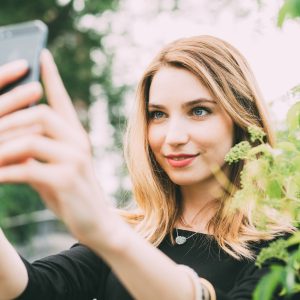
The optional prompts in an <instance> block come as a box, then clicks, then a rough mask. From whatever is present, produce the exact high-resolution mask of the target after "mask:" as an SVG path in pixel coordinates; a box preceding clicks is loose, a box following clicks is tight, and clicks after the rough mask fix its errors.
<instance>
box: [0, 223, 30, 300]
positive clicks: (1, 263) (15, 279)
mask: <svg viewBox="0 0 300 300" xmlns="http://www.w3.org/2000/svg"><path fill="white" fill-rule="evenodd" d="M27 281H28V275H27V271H26V268H25V265H24V264H23V262H22V260H21V258H20V256H19V255H18V253H17V252H16V250H15V249H14V248H13V246H12V245H11V244H10V243H9V241H8V240H7V239H6V237H5V236H4V234H3V232H2V230H1V229H0V300H7V299H13V298H15V297H16V296H18V295H19V294H20V293H21V292H22V291H23V290H24V289H25V287H26V285H27Z"/></svg>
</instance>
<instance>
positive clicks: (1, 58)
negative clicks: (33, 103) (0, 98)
mask: <svg viewBox="0 0 300 300" xmlns="http://www.w3.org/2000/svg"><path fill="white" fill-rule="evenodd" d="M47 34H48V30H47V26H46V25H45V24H44V23H43V22H41V21H30V22H26V23H19V24H15V25H9V26H2V27H0V65H3V64H5V63H8V62H11V61H14V60H17V59H26V60H27V61H28V63H29V67H30V69H29V72H28V74H26V76H24V77H23V78H22V79H20V80H18V81H17V82H15V83H13V84H11V85H10V86H8V87H7V88H6V89H5V91H1V93H3V92H6V91H7V90H10V89H12V88H13V87H15V86H17V85H19V84H24V83H27V82H31V81H37V80H39V74H40V73H39V68H40V67H39V56H40V52H41V50H42V49H43V48H44V47H45V46H46V40H47Z"/></svg>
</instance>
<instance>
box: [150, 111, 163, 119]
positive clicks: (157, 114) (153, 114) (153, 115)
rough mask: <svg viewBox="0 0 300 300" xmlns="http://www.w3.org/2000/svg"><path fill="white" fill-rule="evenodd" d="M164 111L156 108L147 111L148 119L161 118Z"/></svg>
mask: <svg viewBox="0 0 300 300" xmlns="http://www.w3.org/2000/svg"><path fill="white" fill-rule="evenodd" d="M164 115H165V113H163V112H162V111H159V110H156V111H152V112H150V113H149V116H150V119H161V118H163V117H164Z"/></svg>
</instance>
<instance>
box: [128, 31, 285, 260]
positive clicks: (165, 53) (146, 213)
mask: <svg viewBox="0 0 300 300" xmlns="http://www.w3.org/2000/svg"><path fill="white" fill-rule="evenodd" d="M166 66H169V67H175V68H183V69H186V70H188V71H190V72H191V73H193V74H194V75H195V76H196V77H197V78H199V80H200V81H201V82H202V83H203V84H204V85H205V86H206V87H207V88H208V90H209V91H210V92H211V94H212V95H213V96H214V97H215V99H217V100H218V103H219V104H220V105H221V106H222V107H223V109H224V110H225V111H226V112H227V113H228V114H229V116H230V117H231V118H232V120H233V122H234V144H235V143H238V142H240V141H242V140H249V134H248V132H247V128H248V127H249V126H250V125H256V126H258V127H260V128H262V129H263V130H264V132H265V133H266V137H265V141H266V142H268V143H269V144H270V145H271V146H272V145H274V142H275V140H274V133H273V131H272V129H271V127H270V122H269V120H268V115H267V112H266V109H265V106H264V102H263V100H262V96H261V94H260V92H259V88H258V86H257V84H256V81H255V78H254V76H253V73H252V71H251V69H250V67H249V65H248V63H247V61H246V59H245V58H244V57H243V56H242V55H241V54H240V53H239V51H238V50H236V49H235V48H234V47H233V46H231V45H230V44H228V43H227V42H225V41H223V40H221V39H219V38H216V37H212V36H197V37H192V38H184V39H180V40H177V41H175V42H173V43H171V44H169V45H167V46H166V47H165V48H164V49H162V51H161V52H160V53H159V54H158V55H157V56H156V57H155V58H154V60H153V61H152V63H151V64H150V65H149V67H148V68H147V69H146V71H145V73H144V75H143V77H142V79H141V81H140V83H139V86H138V90H137V97H136V104H135V106H134V111H133V113H132V115H131V118H130V119H129V123H128V127H127V134H126V137H125V149H124V150H125V159H126V163H127V166H128V170H129V174H130V176H131V180H132V185H133V197H134V200H135V201H136V204H137V210H136V211H135V212H123V213H122V214H123V216H124V217H125V218H126V219H127V221H128V222H131V223H133V224H135V229H136V230H137V232H139V233H140V234H141V235H142V236H143V237H144V238H146V239H147V240H148V241H149V242H151V243H152V244H154V245H156V246H157V245H159V244H160V243H161V241H162V240H163V239H164V237H165V236H166V235H167V234H170V235H171V232H172V230H173V229H174V226H175V223H176V221H177V220H178V218H179V217H180V214H181V205H180V191H179V187H178V186H176V185H175V184H174V183H173V182H172V181H171V180H170V179H169V178H168V176H167V175H166V174H165V173H164V171H163V170H162V169H161V168H160V166H159V165H158V163H157V162H156V160H155V158H154V156H153V154H152V152H151V149H150V148H149V145H148V141H147V130H148V128H147V127H148V126H147V124H148V113H147V103H148V100H149V99H148V98H149V89H150V85H151V81H152V78H153V76H154V75H155V74H156V72H157V71H158V70H159V69H161V68H162V67H166ZM230 168H231V169H230V176H229V179H230V181H231V182H232V184H233V185H232V186H234V187H236V188H239V187H240V171H241V170H242V168H243V162H240V163H238V164H236V165H234V166H233V167H230ZM235 190H236V189H232V190H231V191H227V194H226V195H224V197H222V199H219V201H218V208H217V211H216V214H215V215H214V217H213V218H212V219H211V220H210V222H209V224H208V228H209V229H210V232H212V233H213V235H214V237H215V238H216V240H217V241H218V243H219V245H220V247H222V248H223V249H224V250H225V251H226V252H227V253H229V254H230V255H232V256H234V257H236V258H241V257H248V258H253V253H252V252H251V250H250V249H249V242H251V241H258V240H263V239H271V238H272V237H273V236H274V235H276V234H279V233H280V232H284V231H291V226H290V225H289V223H288V222H286V223H285V222H284V221H282V220H281V221H280V220H277V219H276V218H272V217H270V219H269V227H268V229H266V230H264V231H260V230H258V229H257V228H256V226H255V224H254V221H253V220H252V219H253V217H252V210H251V207H248V209H249V210H248V211H247V209H245V210H230V209H228V202H230V199H231V196H232V195H233V194H234V192H235ZM171 239H172V241H173V238H172V235H171Z"/></svg>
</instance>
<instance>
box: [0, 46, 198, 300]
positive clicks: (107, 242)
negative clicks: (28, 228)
mask: <svg viewBox="0 0 300 300" xmlns="http://www.w3.org/2000/svg"><path fill="white" fill-rule="evenodd" d="M26 71H27V64H26V62H24V61H17V62H13V63H11V64H8V65H5V66H0V88H1V87H3V86H5V85H6V84H8V83H10V82H13V81H15V80H17V79H18V78H19V77H20V76H22V75H23V74H25V73H26ZM41 75H42V80H43V84H44V86H45V94H46V98H47V101H48V105H40V104H37V105H36V106H33V107H28V106H29V105H30V104H32V103H34V102H37V101H38V100H39V99H40V98H41V97H42V94H43V89H42V86H41V84H40V83H37V82H35V83H30V84H26V85H23V86H20V87H18V88H16V89H13V90H12V91H10V92H8V93H6V94H3V95H1V96H0V183H26V184H29V185H31V186H32V187H33V188H34V189H35V190H36V191H37V192H38V193H39V194H40V196H41V198H42V200H43V201H44V202H45V204H46V205H47V206H48V208H50V209H51V210H52V211H53V212H54V213H55V214H56V215H57V216H58V217H59V218H60V219H61V220H62V221H63V222H64V223H65V224H66V226H67V227H68V228H69V230H70V232H71V233H72V234H73V236H74V237H75V238H76V239H78V240H79V241H80V242H81V243H82V244H84V245H86V246H88V247H89V248H90V249H92V250H93V251H94V252H95V253H96V254H97V255H99V256H100V257H101V258H102V259H103V260H104V261H105V262H106V263H107V264H108V265H109V266H110V267H111V268H112V270H113V271H114V273H115V274H116V275H117V276H118V278H119V279H120V281H121V282H122V283H123V285H124V286H125V287H126V289H127V290H128V291H129V292H130V293H131V294H132V296H133V298H134V299H143V300H153V299H166V300H168V299H170V300H171V299H172V300H186V299H193V293H194V292H193V285H192V282H191V280H190V278H189V276H188V275H187V274H186V273H185V272H182V270H180V269H179V268H178V267H177V265H176V263H175V262H174V261H172V260H171V259H170V258H169V257H167V256H166V255H164V254H163V253H162V252H161V251H159V250H158V249H157V248H155V247H153V246H152V245H151V244H149V243H148V242H147V241H145V240H144V239H142V238H141V237H140V236H139V235H137V234H136V233H135V232H134V231H133V230H132V229H131V227H130V226H128V225H127V224H126V223H125V222H124V221H123V220H122V219H121V218H120V217H119V216H118V215H117V214H115V213H114V212H113V211H112V209H111V208H110V207H108V205H107V201H105V197H104V196H103V193H102V190H101V188H100V186H99V183H98V181H97V180H96V176H95V173H94V170H93V164H92V156H91V151H90V144H89V139H88V136H87V134H86V133H85V131H84V129H83V128H82V127H81V125H80V122H79V120H78V119H77V116H76V112H75V110H74V108H73V105H72V102H71V100H70V98H69V96H68V94H67V92H66V90H65V88H64V85H63V83H62V81H61V78H60V76H59V74H58V71H57V68H56V65H55V63H54V61H53V58H52V56H51V54H50V53H49V52H48V51H46V50H45V51H43V53H42V56H41ZM23 108H26V109H23ZM27 282H28V274H27V271H26V268H25V266H24V264H23V262H22V260H21V259H20V257H19V255H18V254H17V252H16V251H15V249H14V248H13V246H12V245H11V244H10V242H9V241H8V240H7V239H6V237H5V236H4V234H3V232H2V231H1V229H0V300H8V299H14V298H16V297H17V296H18V295H20V294H21V293H22V291H23V290H24V289H25V287H26V285H27ZM174 286H176V287H177V289H174Z"/></svg>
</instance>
